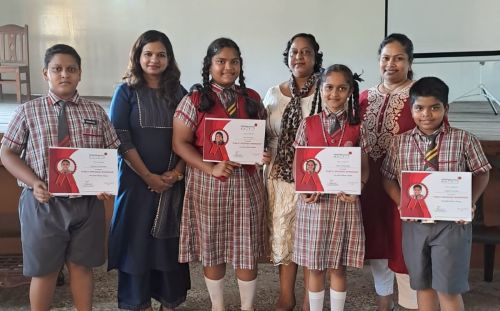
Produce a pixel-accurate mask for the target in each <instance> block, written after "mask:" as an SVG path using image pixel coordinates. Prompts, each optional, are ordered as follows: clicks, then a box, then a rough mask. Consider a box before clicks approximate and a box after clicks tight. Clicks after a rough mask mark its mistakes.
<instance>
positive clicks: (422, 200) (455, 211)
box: [400, 171, 472, 221]
mask: <svg viewBox="0 0 500 311" xmlns="http://www.w3.org/2000/svg"><path fill="white" fill-rule="evenodd" d="M471 208H472V174H471V173H470V172H433V171H425V172H410V171H403V172H401V206H400V214H401V218H402V219H429V220H448V221H458V220H464V221H471V220H472V219H471V218H472V215H471V213H472V212H471Z"/></svg>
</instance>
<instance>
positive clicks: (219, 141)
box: [203, 118, 266, 165]
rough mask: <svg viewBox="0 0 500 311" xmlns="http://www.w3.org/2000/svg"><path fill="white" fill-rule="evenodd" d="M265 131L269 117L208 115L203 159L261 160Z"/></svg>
mask: <svg viewBox="0 0 500 311" xmlns="http://www.w3.org/2000/svg"><path fill="white" fill-rule="evenodd" d="M265 132H266V121H265V120H253V119H219V118H206V119H205V131H204V135H205V137H204V138H205V139H204V145H203V161H209V162H220V161H228V160H229V161H233V162H236V163H240V164H250V165H253V164H256V163H260V162H261V161H262V155H263V153H264V137H265Z"/></svg>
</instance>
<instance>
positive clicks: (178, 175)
mask: <svg viewBox="0 0 500 311" xmlns="http://www.w3.org/2000/svg"><path fill="white" fill-rule="evenodd" d="M172 172H174V174H175V175H176V177H177V181H181V180H182V179H183V178H184V174H182V173H181V172H179V171H178V170H176V169H173V170H172Z"/></svg>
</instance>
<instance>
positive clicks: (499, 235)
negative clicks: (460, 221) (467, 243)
mask: <svg viewBox="0 0 500 311" xmlns="http://www.w3.org/2000/svg"><path fill="white" fill-rule="evenodd" d="M492 149H493V150H492ZM495 149H496V150H495ZM486 151H488V152H487V156H488V160H489V161H490V163H491V165H492V166H493V169H492V170H491V171H490V182H489V184H488V188H487V191H486V192H485V193H484V194H483V196H482V197H481V199H480V200H479V202H478V205H477V210H476V215H475V217H474V221H473V222H472V242H473V243H481V244H484V246H483V247H484V251H483V258H484V263H483V265H484V280H485V281H486V282H491V281H493V270H494V267H495V251H496V244H499V243H500V226H499V225H488V216H486V217H485V197H487V196H489V197H488V203H489V204H494V206H493V208H492V207H491V206H489V208H490V209H493V211H494V212H497V211H498V210H500V195H499V190H500V181H499V178H500V150H498V149H497V148H488V149H487V150H486ZM495 190H496V191H495Z"/></svg>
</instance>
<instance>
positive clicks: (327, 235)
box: [293, 194, 365, 270]
mask: <svg viewBox="0 0 500 311" xmlns="http://www.w3.org/2000/svg"><path fill="white" fill-rule="evenodd" d="M296 213H297V214H296V222H295V242H294V253H293V261H294V262H296V263H297V264H298V265H300V266H304V267H308V268H309V269H314V270H324V269H328V268H333V269H338V268H340V267H341V266H349V267H355V268H361V267H363V260H364V256H365V233H364V230H363V220H362V217H361V207H360V204H359V200H357V201H356V202H355V203H346V202H343V201H340V200H339V199H338V198H337V196H336V195H328V194H325V195H322V196H321V197H320V200H319V202H318V203H314V204H306V203H304V201H303V199H302V197H301V198H299V201H298V202H297V212H296Z"/></svg>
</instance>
